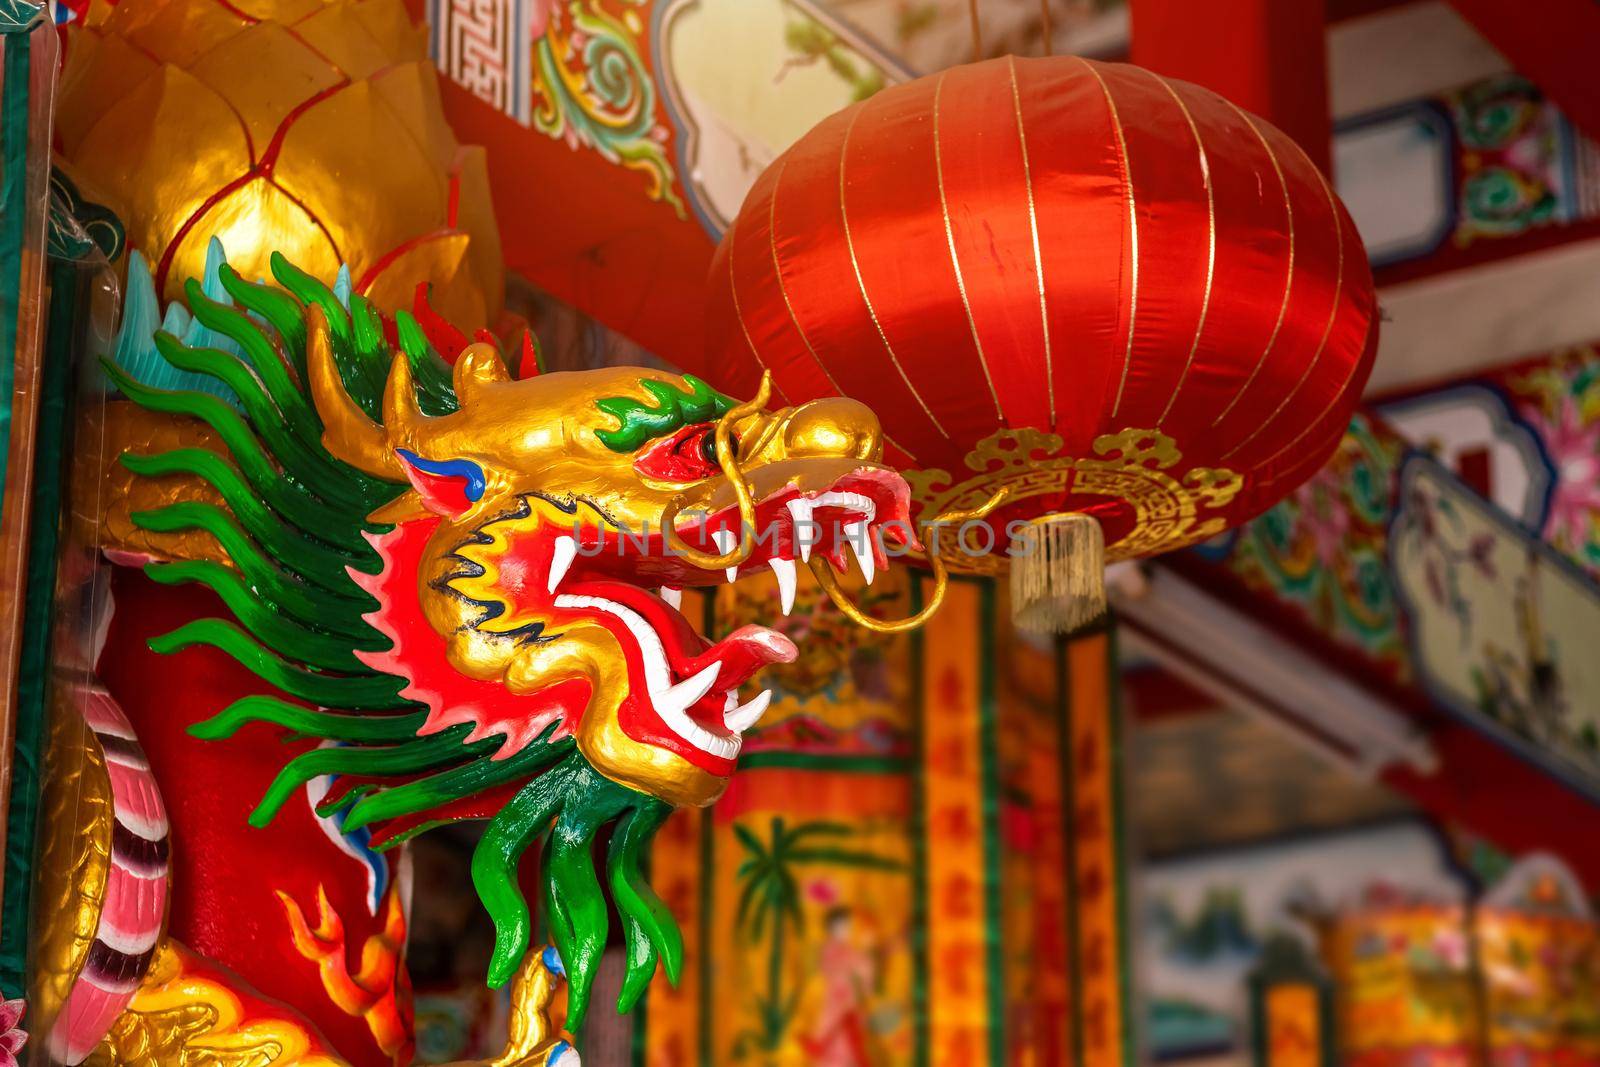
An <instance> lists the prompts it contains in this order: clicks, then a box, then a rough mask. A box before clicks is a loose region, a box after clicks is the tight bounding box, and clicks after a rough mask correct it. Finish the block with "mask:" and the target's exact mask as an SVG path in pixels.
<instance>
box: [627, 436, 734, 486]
mask: <svg viewBox="0 0 1600 1067" xmlns="http://www.w3.org/2000/svg"><path fill="white" fill-rule="evenodd" d="M728 447H729V448H731V449H732V450H733V454H734V455H736V456H737V455H738V454H739V441H738V439H737V438H734V437H729V438H728ZM633 466H634V469H635V470H637V471H638V472H639V473H640V474H643V475H646V476H648V477H651V478H660V479H662V480H663V481H669V482H699V481H704V480H705V479H707V478H711V477H714V476H715V475H716V473H717V469H718V467H719V466H720V464H718V463H717V435H716V426H715V424H712V423H700V424H698V425H695V426H685V427H684V428H683V429H681V430H679V431H678V432H677V433H675V434H673V435H672V436H671V437H663V438H661V439H659V440H657V441H656V442H654V443H653V444H650V445H647V446H645V448H643V449H642V450H641V451H640V453H639V456H638V458H637V459H635V460H634V463H633Z"/></svg>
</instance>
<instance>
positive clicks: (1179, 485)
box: [905, 428, 1244, 575]
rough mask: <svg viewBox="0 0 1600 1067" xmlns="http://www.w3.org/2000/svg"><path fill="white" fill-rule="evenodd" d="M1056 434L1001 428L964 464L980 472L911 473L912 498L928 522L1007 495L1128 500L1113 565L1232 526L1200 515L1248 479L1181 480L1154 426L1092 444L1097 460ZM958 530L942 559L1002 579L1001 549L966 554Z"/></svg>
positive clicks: (1169, 447) (1211, 472)
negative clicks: (1129, 520) (1128, 516)
mask: <svg viewBox="0 0 1600 1067" xmlns="http://www.w3.org/2000/svg"><path fill="white" fill-rule="evenodd" d="M1064 444H1065V442H1064V441H1063V440H1062V438H1061V437H1060V436H1059V435H1058V434H1053V433H1046V432H1044V431H1043V430H1035V429H1021V430H1000V431H999V432H997V433H993V434H991V435H989V436H988V437H985V438H984V439H983V440H981V441H979V442H978V444H977V446H976V447H974V448H973V450H972V451H971V452H969V453H967V455H966V458H965V464H966V466H967V468H968V469H970V470H972V471H973V472H975V473H974V474H973V475H972V476H971V477H968V478H965V479H960V480H958V479H957V478H956V477H955V476H953V475H951V474H950V473H949V472H948V471H943V470H925V471H915V470H913V471H906V472H905V478H906V481H907V482H909V483H911V499H912V500H913V501H914V502H915V503H916V504H917V505H918V506H919V507H920V509H921V510H920V514H922V515H923V516H930V515H939V514H944V513H948V512H959V511H963V510H966V509H970V508H974V507H978V506H980V505H982V504H983V503H984V502H985V501H987V500H989V499H990V498H992V497H993V496H994V494H995V493H996V492H998V491H1000V490H1002V489H1005V490H1008V491H1009V496H1008V498H1007V502H1008V503H1016V502H1017V501H1019V500H1027V499H1029V498H1030V497H1040V496H1052V495H1059V494H1061V493H1075V494H1079V495H1087V496H1104V497H1112V498H1115V499H1119V500H1124V501H1126V502H1127V503H1128V504H1129V505H1130V506H1131V507H1132V508H1133V512H1134V524H1133V529H1132V530H1131V531H1129V533H1128V534H1127V535H1126V536H1124V537H1123V538H1121V539H1120V540H1118V541H1116V542H1115V543H1113V544H1110V545H1107V546H1106V560H1107V562H1115V561H1117V560H1123V559H1133V558H1135V557H1140V556H1150V555H1154V554H1156V553H1160V552H1170V551H1172V550H1173V549H1176V548H1182V547H1184V546H1185V545H1192V544H1195V543H1197V542H1199V541H1203V540H1205V539H1206V538H1208V537H1213V536H1215V535H1216V534H1218V533H1221V532H1222V530H1223V529H1224V528H1225V527H1226V520H1225V519H1223V518H1221V517H1220V516H1219V517H1212V518H1207V519H1202V518H1201V517H1200V512H1201V511H1202V510H1203V509H1214V508H1221V507H1225V506H1226V505H1227V504H1228V503H1229V502H1231V501H1232V500H1233V498H1234V497H1235V496H1237V495H1238V494H1239V490H1241V489H1242V488H1244V476H1243V475H1241V474H1239V473H1238V472H1236V471H1232V470H1228V469H1225V468H1220V467H1218V468H1212V467H1191V468H1189V469H1188V470H1187V471H1184V472H1183V473H1182V474H1178V473H1177V472H1175V471H1174V470H1173V468H1175V467H1178V466H1179V465H1180V463H1181V461H1182V459H1183V454H1182V453H1181V452H1179V451H1178V448H1177V445H1176V444H1175V443H1174V441H1173V440H1172V438H1170V437H1168V436H1167V435H1166V434H1164V433H1161V432H1159V431H1156V430H1140V429H1131V428H1130V429H1126V430H1123V431H1122V432H1120V433H1114V434H1102V435H1101V436H1100V437H1097V438H1095V441H1094V453H1095V455H1094V456H1092V457H1086V456H1074V455H1071V454H1068V453H1065V452H1063V447H1064ZM954 532H955V531H953V530H948V529H947V530H945V531H944V533H945V534H947V535H952V536H948V537H947V538H946V540H947V541H948V542H949V543H947V544H942V547H941V549H940V553H939V554H940V556H941V557H943V558H944V559H945V561H946V563H947V564H948V565H949V567H950V569H951V570H952V571H956V572H959V573H962V574H990V575H992V574H1000V573H1003V572H1004V571H1005V570H1006V556H1005V553H1004V551H1003V550H996V551H994V552H989V553H985V554H981V555H980V554H974V553H970V552H962V551H960V550H959V547H958V546H956V545H955V544H954V536H953V534H954Z"/></svg>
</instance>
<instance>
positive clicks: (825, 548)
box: [311, 336, 914, 806]
mask: <svg viewBox="0 0 1600 1067" xmlns="http://www.w3.org/2000/svg"><path fill="white" fill-rule="evenodd" d="M311 347H312V367H313V371H312V376H313V394H314V396H315V397H316V400H317V406H318V409H319V411H320V412H321V413H322V416H323V419H324V422H325V424H326V426H327V436H326V440H327V442H328V445H329V447H330V449H332V450H333V451H334V452H335V453H336V454H339V455H341V456H343V457H345V458H347V459H350V460H351V462H354V463H356V465H357V466H361V467H363V469H367V470H369V471H371V472H373V473H378V472H379V471H380V470H381V471H384V472H387V473H388V474H389V476H391V477H392V476H393V475H394V473H396V472H398V473H400V474H403V475H404V476H405V477H406V479H407V480H408V481H409V482H410V483H411V487H412V488H411V490H410V491H409V492H406V493H405V494H404V495H402V496H401V497H400V498H399V499H397V500H396V501H395V502H394V503H392V504H390V505H387V506H385V507H384V508H383V509H381V510H380V512H378V513H375V514H374V516H373V517H374V520H377V521H382V522H385V523H394V524H395V527H394V532H393V533H391V534H386V535H383V536H381V537H377V538H375V539H374V543H375V544H376V545H377V546H378V548H379V551H380V554H381V555H382V556H383V558H384V563H385V572H384V575H381V576H378V577H375V578H371V579H368V580H366V581H364V582H363V584H364V585H365V586H366V587H367V588H368V589H369V590H370V591H372V592H373V593H374V595H376V596H377V597H378V599H379V600H380V602H381V603H382V604H383V605H384V606H383V608H382V609H381V610H380V612H378V613H375V617H377V618H380V619H381V620H388V621H386V622H375V623H374V625H379V628H380V629H384V630H385V632H386V633H389V635H390V636H391V637H392V638H394V639H395V649H394V650H393V651H392V652H389V653H385V654H383V655H382V656H379V657H375V659H376V660H377V661H379V662H380V665H381V666H382V667H383V668H384V669H386V670H389V671H391V672H393V673H396V674H401V675H404V676H405V677H407V678H409V679H410V680H411V682H412V684H411V686H410V687H409V690H408V693H407V695H410V696H412V697H413V698H414V699H419V700H423V701H424V702H426V703H428V704H429V706H430V710H431V711H432V714H431V715H430V717H429V723H428V726H426V727H424V732H428V731H430V730H436V729H443V728H445V727H446V726H449V725H453V724H457V723H463V722H472V723H474V724H475V725H476V729H475V731H474V733H473V735H472V739H477V738H478V737H483V736H490V735H493V734H503V735H504V736H505V737H506V738H507V744H506V745H505V746H504V747H503V748H502V749H501V750H500V752H499V753H498V754H497V756H496V758H497V759H499V758H508V757H510V756H512V755H514V754H515V752H516V751H517V750H518V749H520V748H521V747H522V746H524V745H526V744H529V743H530V742H532V741H533V740H534V739H535V738H536V737H538V736H540V735H541V734H543V733H545V732H546V731H547V730H549V729H550V728H551V727H552V725H554V728H555V730H556V731H557V733H558V734H559V733H565V732H568V731H570V732H571V733H572V734H574V735H575V736H576V739H577V743H578V746H579V748H580V750H581V751H582V752H583V754H584V756H585V757H586V758H587V759H588V760H589V762H590V763H592V764H593V765H594V767H595V768H596V769H597V770H599V771H600V772H601V773H603V774H605V775H606V776H607V777H609V778H611V779H613V780H615V781H617V782H620V783H622V784H624V785H627V786H630V787H632V788H635V789H639V790H642V791H645V792H648V793H650V794H652V795H655V796H658V797H661V798H662V799H664V800H666V801H668V802H670V803H672V804H676V805H693V806H700V805H705V804H709V803H711V802H712V801H714V800H716V799H717V797H719V796H720V795H721V793H722V791H723V790H724V788H725V787H726V785H727V780H728V778H729V776H730V775H731V774H732V772H733V770H734V766H735V763H736V760H737V757H738V755H739V750H740V746H741V743H742V735H743V734H744V732H745V731H746V730H748V729H749V728H750V727H751V726H753V725H754V724H755V722H756V721H757V720H758V719H759V718H760V715H761V713H762V712H763V711H764V710H765V709H766V706H767V702H768V700H769V699H770V696H769V694H768V693H765V692H761V693H758V694H756V695H755V696H753V697H749V698H747V699H742V698H741V696H740V694H739V689H740V687H741V686H742V685H743V684H744V683H745V682H747V681H748V680H749V679H750V677H751V676H752V675H753V674H754V673H755V672H756V671H758V670H759V669H760V668H761V667H763V666H765V665H766V664H769V663H774V662H787V661H790V660H792V659H793V658H794V657H795V656H796V654H797V650H796V648H795V646H794V644H793V643H792V642H791V641H790V640H789V639H788V638H786V637H784V636H783V635H782V634H779V633H778V632H776V631H775V630H771V629H768V628H765V627H762V626H754V625H752V626H745V627H742V628H740V629H739V630H737V631H735V632H734V633H732V634H729V635H728V636H726V637H724V638H722V639H721V640H718V641H715V642H712V641H710V640H708V639H707V638H706V637H704V636H702V635H701V634H700V633H699V632H698V631H697V628H696V626H695V625H693V624H692V623H691V622H690V621H689V620H688V619H686V618H685V617H684V616H683V615H682V614H681V613H680V612H679V610H678V606H677V605H678V598H677V592H678V591H679V590H682V589H684V588H686V587H690V586H708V585H713V584H716V583H720V582H725V581H735V580H740V579H744V578H747V577H752V576H764V580H766V581H775V582H777V583H778V586H779V589H780V591H781V593H782V596H781V600H782V603H783V607H784V610H785V611H787V610H788V608H789V606H790V605H791V604H792V602H793V591H794V588H795V581H796V569H797V563H799V562H804V561H807V560H809V559H811V558H813V557H816V558H822V559H827V560H828V561H830V563H831V564H832V565H833V566H834V567H835V568H837V569H838V570H840V571H842V570H843V569H844V568H845V567H847V566H848V565H849V564H848V560H849V559H850V558H852V557H854V558H855V559H856V560H857V561H858V565H859V566H860V567H861V568H862V569H863V571H864V572H865V573H867V574H868V575H871V574H872V573H873V572H874V571H875V570H878V569H881V568H882V567H884V566H886V565H887V562H888V560H887V553H886V550H885V542H884V538H885V537H887V538H888V539H889V543H891V544H893V543H895V542H900V543H914V539H913V538H912V536H911V533H910V525H909V513H908V506H909V492H908V488H907V486H906V483H905V481H904V480H903V479H902V478H901V477H900V476H899V475H898V474H897V473H895V472H894V471H893V470H891V469H889V468H887V467H885V466H884V465H883V464H882V463H881V462H880V461H879V459H880V455H881V433H880V430H879V426H878V421H877V418H876V417H875V416H874V415H873V414H872V412H871V411H870V410H868V409H867V408H866V407H864V406H863V405H861V404H859V403H857V402H855V401H851V400H845V399H827V400H816V401H812V402H810V403H806V404H802V405H799V406H797V407H786V408H780V409H777V410H774V411H767V410H763V409H761V408H760V407H759V406H758V405H756V404H746V405H743V406H737V405H736V404H735V402H734V401H732V400H731V399H729V398H727V397H724V396H721V395H720V394H717V393H715V392H714V391H713V390H711V389H710V388H709V387H708V386H706V385H705V383H703V382H700V381H698V380H697V379H694V378H692V377H687V376H678V375H674V374H669V373H665V372H660V371H653V370H645V369H640V368H614V369H603V370H593V371H583V372H572V373H553V374H544V375H540V376H538V377H534V378H529V379H524V380H512V379H510V377H509V375H507V373H506V371H505V368H504V365H503V364H502V363H501V361H500V358H499V356H498V355H497V354H496V353H495V352H494V351H493V350H492V349H491V348H488V347H487V346H474V347H472V348H469V349H468V350H467V351H466V352H464V353H463V354H462V356H461V357H460V359H459V360H458V362H457V364H456V366H455V370H454V381H455V387H456V393H457V397H458V399H459V403H460V407H459V409H458V410H457V411H456V412H454V413H452V414H448V415H443V416H439V417H431V418H430V417H425V416H423V415H422V414H421V413H420V411H419V410H418V409H417V407H416V401H415V398H414V394H413V393H412V388H413V387H412V382H411V380H410V375H409V371H408V370H407V368H406V361H405V359H404V358H400V359H397V360H396V361H395V364H394V367H393V370H392V372H391V376H390V381H389V385H388V390H387V393H386V397H385V404H384V419H383V424H382V425H381V426H380V425H378V424H376V423H374V422H372V421H371V420H368V419H367V418H366V417H365V415H363V414H361V413H360V412H359V411H358V410H356V409H355V407H354V405H353V403H351V402H350V401H349V399H348V397H347V396H345V395H344V394H343V392H342V389H339V388H337V387H336V384H337V378H336V375H337V372H336V371H334V370H332V365H331V363H329V362H328V360H327V358H326V346H325V343H324V344H320V345H319V343H318V340H317V338H316V337H315V336H314V337H313V343H312V346H311ZM319 348H321V349H322V351H321V352H320V353H319V351H318V350H319ZM719 424H721V426H722V427H723V433H722V436H723V440H724V452H723V454H722V455H721V456H719V454H718V448H717V438H718V436H719V435H718V432H717V430H718V426H719ZM741 496H742V497H743V498H744V508H743V515H742V517H741V507H740V504H741ZM741 556H742V557H743V558H738V557H741ZM730 559H731V560H732V562H731V563H730V564H729V565H726V566H723V565H722V564H723V562H724V561H727V560H730ZM757 580H761V579H757ZM408 595H414V596H415V597H416V598H417V602H416V605H415V608H414V609H409V610H408V606H407V605H406V604H404V603H403V602H404V600H405V599H406V597H407V596H408ZM408 618H409V620H410V621H409V623H408V622H407V619H408ZM424 623H425V627H424ZM430 648H431V649H432V650H431V651H430ZM430 656H432V659H433V664H432V666H430V665H429V664H428V662H426V661H428V660H429V658H430ZM441 656H442V659H440V657H441Z"/></svg>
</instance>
